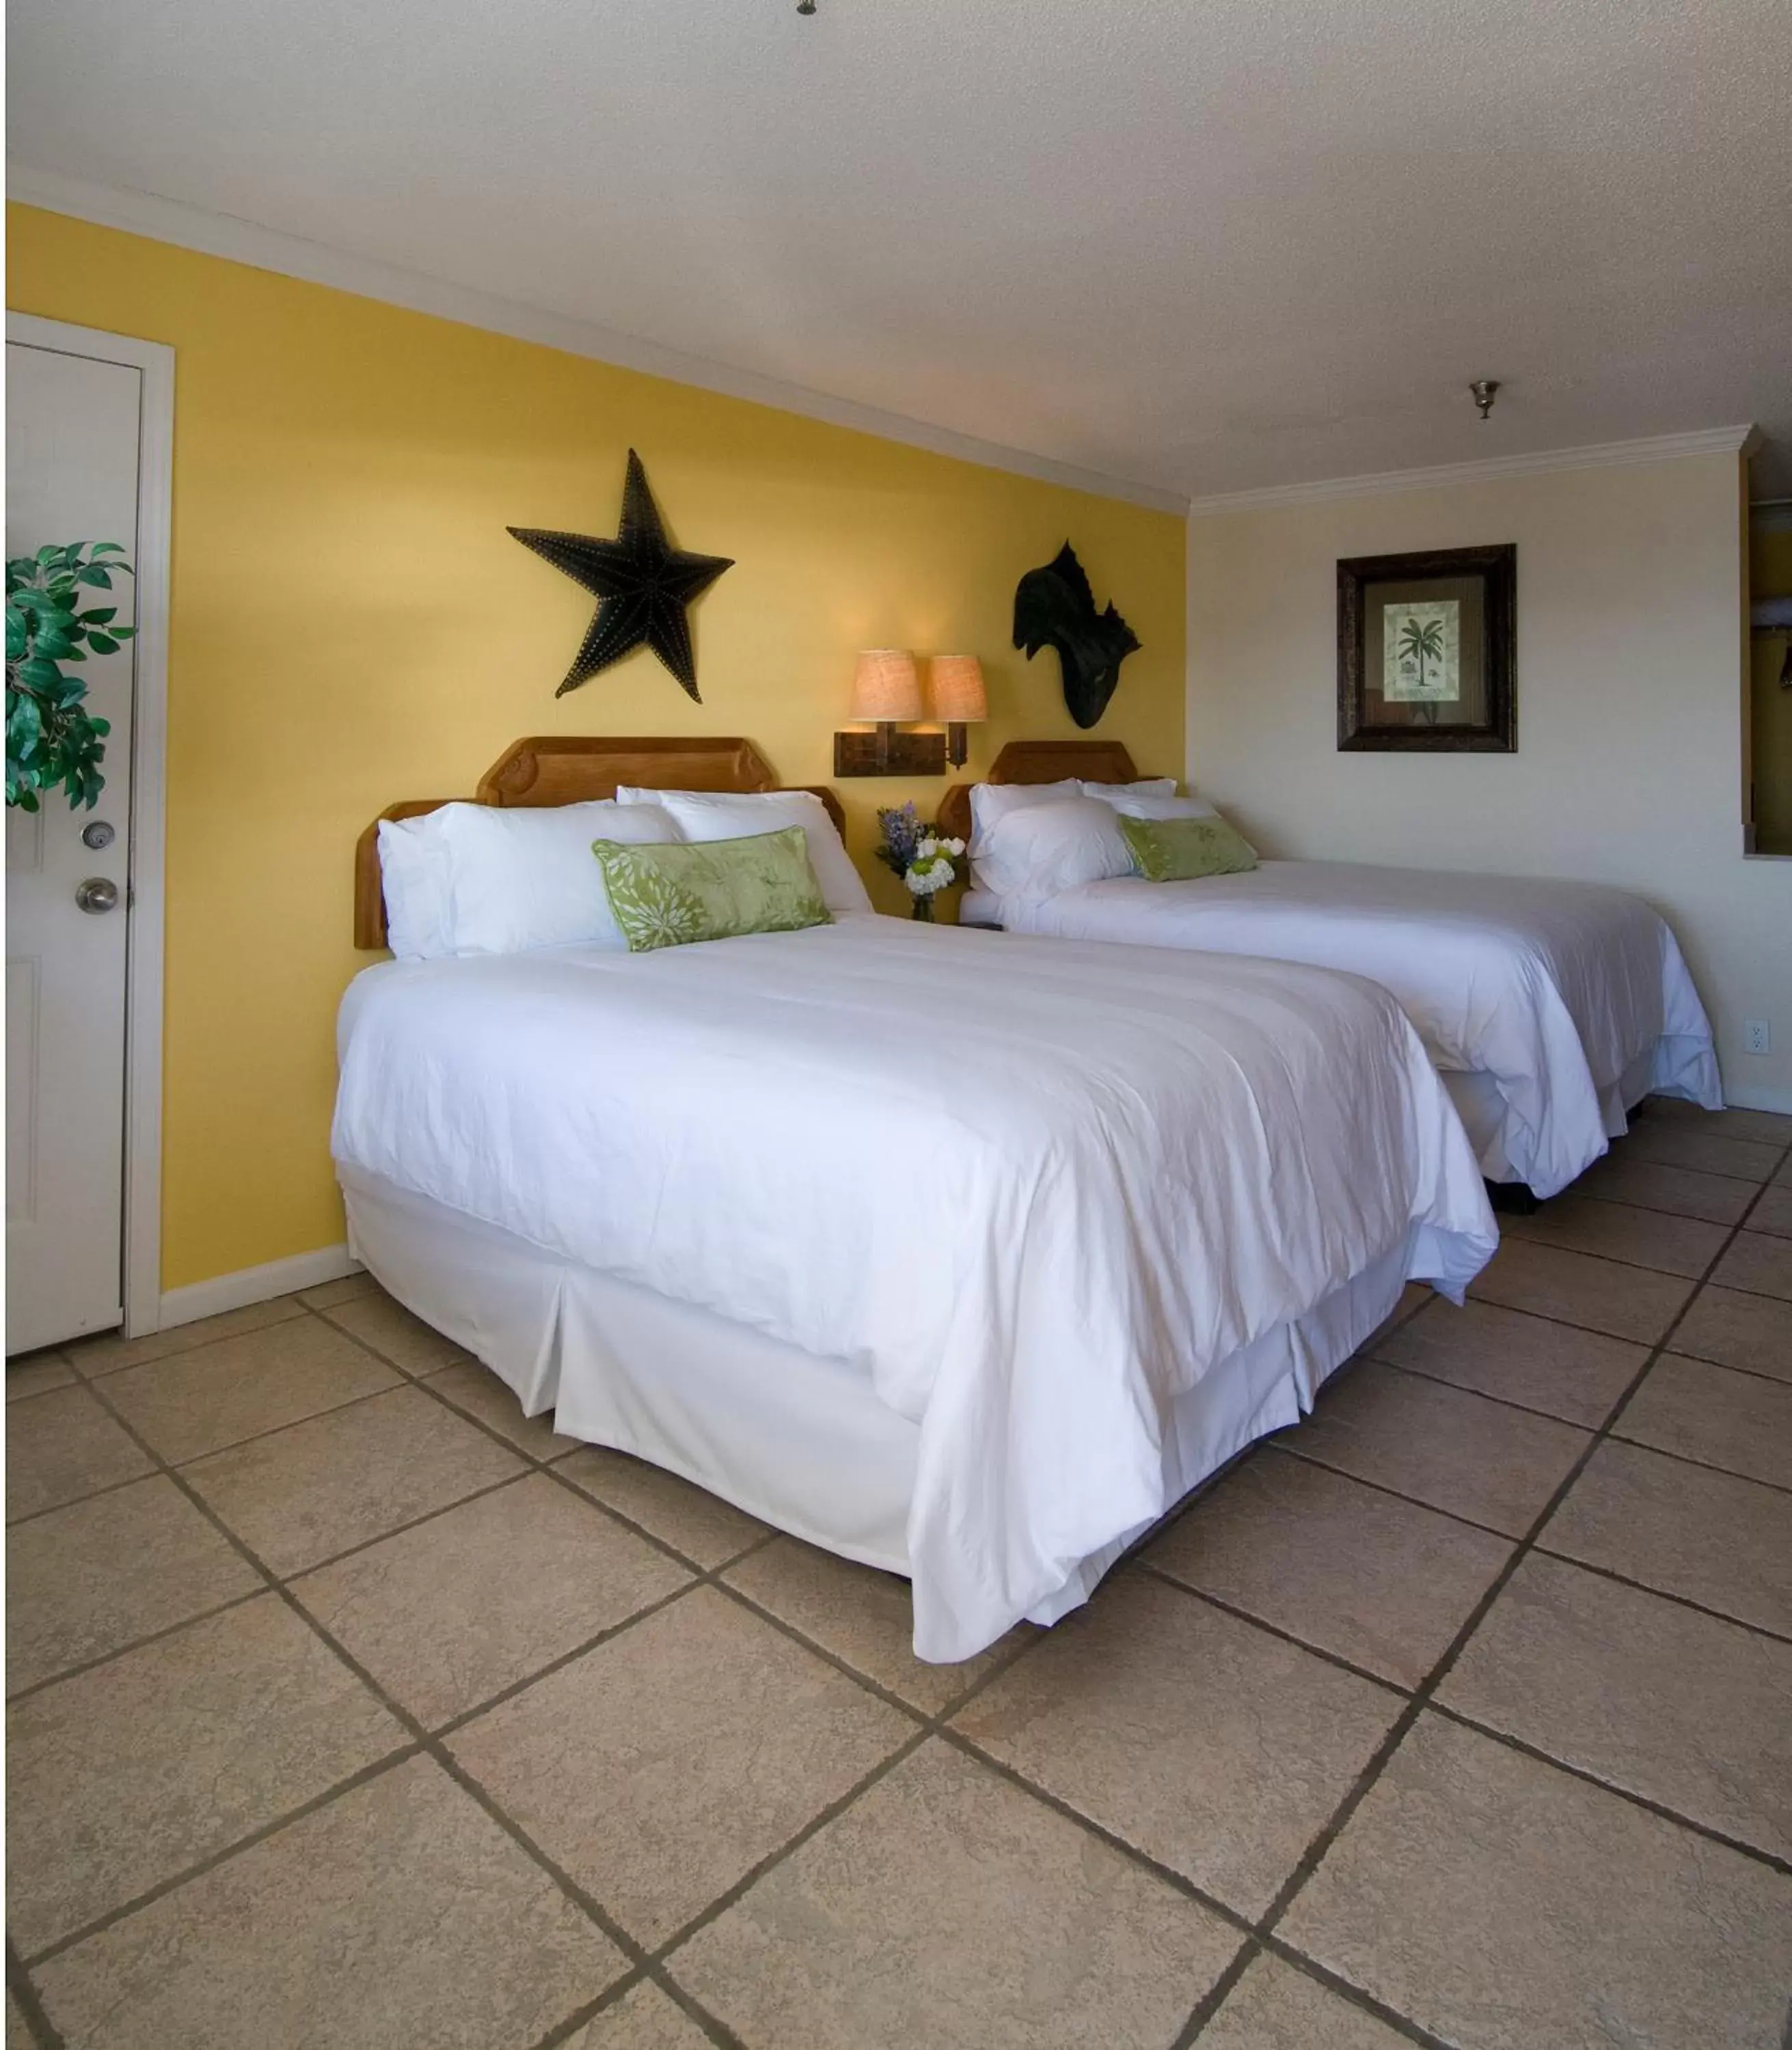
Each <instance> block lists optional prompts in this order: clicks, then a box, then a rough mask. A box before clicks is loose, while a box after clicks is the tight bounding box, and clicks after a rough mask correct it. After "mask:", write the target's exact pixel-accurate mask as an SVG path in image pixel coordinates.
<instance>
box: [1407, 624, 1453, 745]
mask: <svg viewBox="0 0 1792 2050" xmlns="http://www.w3.org/2000/svg"><path fill="white" fill-rule="evenodd" d="M1397 652H1398V653H1400V654H1401V655H1403V656H1409V657H1411V659H1412V660H1413V661H1415V662H1416V663H1417V664H1419V697H1420V699H1421V700H1423V702H1422V703H1421V704H1420V706H1419V712H1420V715H1421V716H1422V717H1423V718H1424V719H1427V720H1429V721H1430V722H1431V724H1432V725H1434V726H1435V724H1436V723H1437V700H1435V698H1433V697H1431V696H1430V694H1429V693H1428V692H1427V690H1426V688H1425V682H1426V677H1425V664H1427V662H1441V661H1443V621H1442V620H1441V619H1427V620H1425V621H1424V622H1419V620H1416V619H1408V620H1407V622H1406V624H1405V625H1404V626H1403V627H1402V628H1401V629H1400V640H1399V642H1398V644H1397Z"/></svg>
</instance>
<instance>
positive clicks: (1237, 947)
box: [990, 861, 1724, 1196]
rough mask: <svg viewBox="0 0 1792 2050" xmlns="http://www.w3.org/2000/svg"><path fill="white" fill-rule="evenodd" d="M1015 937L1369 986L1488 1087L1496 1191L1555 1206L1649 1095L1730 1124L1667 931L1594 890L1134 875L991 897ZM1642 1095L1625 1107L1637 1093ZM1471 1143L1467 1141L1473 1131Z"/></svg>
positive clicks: (1268, 869)
mask: <svg viewBox="0 0 1792 2050" xmlns="http://www.w3.org/2000/svg"><path fill="white" fill-rule="evenodd" d="M990 910H991V911H992V912H993V913H994V915H995V916H996V917H998V918H999V919H1000V920H1001V923H1002V924H1003V925H1004V926H1006V927H1007V928H1008V929H1009V930H1010V931H1013V932H1027V933H1051V934H1055V935H1057V936H1059V937H1063V938H1065V939H1076V940H1119V941H1131V942H1134V943H1136V944H1138V945H1145V946H1158V947H1193V948H1197V949H1202V950H1204V951H1210V952H1212V953H1228V954H1263V955H1268V956H1270V957H1273V958H1274V959H1275V960H1278V961H1308V962H1310V963H1312V964H1313V965H1314V966H1316V967H1321V968H1345V969H1348V970H1349V971H1350V972H1353V973H1355V974H1357V975H1366V976H1372V977H1373V978H1374V979H1375V980H1376V981H1377V982H1380V983H1384V984H1386V986H1387V987H1388V988H1389V989H1391V990H1392V992H1394V994H1395V996H1397V997H1398V998H1399V999H1400V1003H1401V1004H1402V1006H1403V1007H1404V1009H1405V1011H1406V1013H1407V1016H1408V1017H1409V1018H1411V1020H1412V1022H1413V1023H1414V1024H1415V1025H1416V1026H1417V1027H1418V1028H1419V1032H1420V1034H1421V1035H1423V1039H1424V1041H1425V1044H1426V1046H1427V1048H1428V1050H1430V1052H1431V1058H1433V1059H1434V1060H1435V1062H1437V1064H1438V1065H1439V1067H1441V1068H1443V1069H1446V1070H1452V1071H1454V1072H1457V1073H1459V1074H1485V1075H1487V1076H1488V1077H1489V1078H1491V1080H1492V1082H1493V1085H1494V1088H1495V1089H1496V1090H1497V1093H1498V1099H1499V1115H1498V1120H1497V1128H1494V1129H1493V1130H1491V1131H1489V1132H1482V1131H1479V1130H1474V1131H1473V1136H1474V1139H1475V1140H1476V1142H1477V1144H1478V1147H1480V1148H1481V1149H1482V1159H1483V1165H1484V1167H1486V1171H1488V1172H1489V1174H1491V1175H1494V1176H1495V1178H1496V1179H1517V1180H1520V1181H1523V1182H1528V1183H1529V1184H1530V1186H1531V1187H1532V1190H1533V1191H1535V1192H1536V1195H1540V1196H1552V1195H1555V1194H1556V1192H1557V1191H1559V1190H1560V1189H1564V1188H1565V1187H1567V1186H1568V1183H1570V1182H1571V1181H1572V1180H1573V1179H1575V1176H1576V1175H1579V1174H1581V1173H1583V1171H1585V1170H1586V1169H1587V1167H1591V1164H1592V1163H1593V1162H1594V1161H1595V1160H1596V1159H1598V1158H1599V1156H1600V1155H1601V1154H1602V1153H1603V1152H1605V1150H1606V1148H1607V1143H1608V1141H1609V1140H1611V1139H1613V1138H1615V1137H1616V1136H1618V1134H1619V1133H1620V1132H1622V1131H1623V1130H1624V1129H1625V1120H1624V1113H1625V1111H1626V1109H1628V1108H1629V1107H1630V1105H1633V1104H1634V1102H1635V1101H1636V1100H1637V1098H1638V1097H1639V1096H1641V1095H1642V1094H1643V1093H1646V1091H1649V1090H1654V1091H1657V1092H1659V1093H1662V1094H1665V1095H1669V1096H1683V1097H1689V1098H1690V1099H1691V1100H1692V1101H1693V1102H1694V1103H1698V1104H1702V1105H1704V1106H1705V1108H1706V1109H1710V1110H1715V1109H1719V1108H1720V1106H1721V1105H1722V1103H1723V1100H1724V1099H1723V1093H1722V1090H1721V1089H1720V1085H1719V1082H1718V1074H1717V1056H1716V1050H1715V1049H1714V1048H1713V1046H1712V1035H1711V1026H1710V1023H1709V1022H1708V1020H1707V1019H1706V1017H1705V1013H1704V1006H1703V1005H1702V1004H1700V1001H1699V996H1698V992H1697V991H1696V989H1695V988H1693V986H1692V977H1691V976H1690V975H1689V974H1688V973H1687V971H1686V964H1685V961H1683V960H1682V959H1681V952H1680V948H1679V946H1678V945H1677V942H1676V941H1675V939H1674V936H1673V933H1671V932H1670V931H1669V929H1668V926H1667V925H1666V923H1665V922H1664V921H1663V920H1662V919H1661V918H1659V917H1658V916H1657V914H1655V913H1654V912H1653V910H1650V909H1649V906H1648V905H1646V904H1645V903H1644V902H1642V899H1641V898H1637V897H1633V896H1630V895H1629V894H1627V893H1626V892H1625V891H1621V890H1611V889H1607V888H1604V887H1600V886H1598V885H1595V884H1591V883H1556V882H1536V881H1530V880H1526V879H1521V878H1517V877H1509V876H1500V875H1452V874H1449V873H1446V872H1443V871H1418V870H1411V869H1404V868H1370V867H1359V866H1357V865H1354V864H1353V863H1346V862H1330V861H1266V862H1263V863H1261V864H1260V865H1259V867H1257V868H1255V869H1254V870H1251V871H1249V872H1248V873H1247V874H1245V875H1215V876H1208V877H1206V878H1204V879H1202V880H1201V881H1200V882H1192V883H1146V882H1145V881H1144V880H1143V879H1141V878H1139V877H1137V876H1130V877H1126V878H1124V879H1121V880H1118V881H1114V882H1108V883H1085V884H1083V886H1082V887H1079V888H1077V889H1074V890H1067V891H1064V892H1063V893H1062V894H1060V895H1058V896H1055V897H1052V898H1047V899H1045V900H1044V902H1037V903H1026V902H1021V901H1019V900H1016V899H1012V898H993V899H991V900H990ZM1626 1091H1629V1092H1630V1093H1629V1095H1628V1097H1627V1098H1626ZM1471 1129H1472V1128H1471Z"/></svg>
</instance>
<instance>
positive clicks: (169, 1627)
mask: <svg viewBox="0 0 1792 2050" xmlns="http://www.w3.org/2000/svg"><path fill="white" fill-rule="evenodd" d="M150 1478H151V1479H158V1480H159V1479H161V1475H159V1474H157V1475H151V1476H150ZM266 1593H267V1589H266V1588H245V1589H244V1592H242V1593H241V1594H240V1595H232V1596H231V1597H230V1598H229V1600H228V1601H221V1602H215V1603H213V1605H212V1607H211V1608H202V1609H200V1610H199V1611H197V1612H196V1613H195V1614H194V1615H183V1616H182V1618H181V1619H180V1621H179V1622H178V1623H164V1624H163V1625H162V1628H161V1629H159V1630H152V1631H150V1632H149V1633H148V1634H147V1635H146V1636H143V1637H134V1638H132V1639H131V1641H130V1643H128V1644H116V1645H114V1646H113V1647H112V1648H111V1651H102V1652H100V1653H98V1654H96V1655H95V1656H94V1657H93V1658H83V1659H80V1660H79V1661H78V1662H76V1664H74V1665H72V1666H63V1667H61V1668H59V1669H58V1670H57V1671H56V1672H54V1673H51V1674H46V1675H45V1678H42V1679H41V1680H32V1681H29V1682H26V1684H25V1686H22V1687H21V1688H19V1689H18V1690H17V1691H16V1692H15V1693H10V1694H9V1695H8V1696H7V1697H6V1706H7V1707H8V1708H9V1709H15V1708H17V1707H18V1705H20V1703H21V1702H23V1701H29V1700H31V1698H32V1697H33V1696H34V1695H37V1694H41V1693H44V1692H45V1690H46V1689H49V1688H51V1687H59V1686H61V1684H62V1682H64V1680H78V1679H80V1678H81V1676H82V1675H83V1674H86V1673H92V1672H96V1671H97V1670H99V1668H100V1666H109V1665H110V1664H111V1662H112V1661H113V1660H114V1659H115V1658H129V1656H130V1655H131V1653H132V1652H133V1651H147V1650H148V1648H149V1647H150V1645H152V1644H159V1643H161V1642H162V1639H164V1638H165V1637H173V1636H175V1635H178V1632H180V1631H183V1630H188V1629H190V1628H191V1627H193V1624H194V1623H210V1622H211V1621H212V1620H213V1619H214V1618H215V1617H217V1616H221V1615H228V1614H229V1613H230V1612H231V1610H232V1609H233V1608H242V1607H243V1605H244V1604H245V1603H246V1602H252V1601H255V1600H258V1599H259V1598H260V1596H263V1595H264V1594H266Z"/></svg>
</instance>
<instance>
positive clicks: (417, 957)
mask: <svg viewBox="0 0 1792 2050" xmlns="http://www.w3.org/2000/svg"><path fill="white" fill-rule="evenodd" d="M450 809H452V808H451V806H449V805H441V806H439V807H438V808H437V809H435V811H433V812H425V813H423V815H422V816H420V817H419V818H414V819H381V821H380V830H379V833H378V836H377V837H378V842H379V848H380V890H381V894H382V895H383V896H384V897H385V900H386V945H388V947H390V948H391V949H392V952H393V953H395V954H396V956H397V957H398V958H399V960H400V961H434V960H435V959H436V958H437V957H438V956H439V955H442V954H451V953H453V952H454V950H455V943H454V936H453V910H452V907H451V904H450V902H449V898H448V855H447V848H446V847H445V845H444V844H443V837H442V827H443V814H444V813H446V812H447V811H449V810H450Z"/></svg>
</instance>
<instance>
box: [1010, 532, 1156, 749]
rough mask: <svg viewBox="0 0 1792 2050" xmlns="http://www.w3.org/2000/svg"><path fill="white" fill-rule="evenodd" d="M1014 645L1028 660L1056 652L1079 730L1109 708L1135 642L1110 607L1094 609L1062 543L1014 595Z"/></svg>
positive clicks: (1074, 561) (1078, 567)
mask: <svg viewBox="0 0 1792 2050" xmlns="http://www.w3.org/2000/svg"><path fill="white" fill-rule="evenodd" d="M1014 645H1015V646H1016V647H1017V648H1024V649H1025V650H1026V651H1027V659H1028V661H1032V660H1033V657H1034V656H1035V655H1037V653H1039V651H1040V649H1041V648H1056V649H1057V651H1058V661H1059V664H1060V667H1061V668H1063V670H1064V703H1066V704H1067V705H1068V707H1070V715H1071V717H1072V719H1075V720H1076V723H1077V724H1078V725H1079V726H1083V727H1089V726H1093V725H1094V724H1095V721H1096V720H1097V719H1099V718H1100V717H1101V715H1102V714H1103V712H1104V711H1107V701H1108V700H1109V699H1110V698H1111V697H1112V696H1113V695H1114V686H1115V684H1117V683H1119V680H1120V664H1122V662H1123V661H1125V660H1126V657H1128V656H1129V655H1130V654H1133V653H1136V652H1137V650H1138V645H1139V641H1138V635H1137V634H1135V633H1134V632H1133V630H1132V629H1131V628H1130V626H1128V625H1127V624H1126V622H1125V620H1123V619H1122V618H1121V617H1120V615H1119V613H1118V612H1116V611H1115V610H1114V607H1113V606H1112V604H1111V603H1110V604H1109V606H1108V607H1107V610H1106V611H1105V612H1097V611H1096V610H1095V593H1094V592H1093V591H1092V590H1091V589H1090V588H1089V579H1088V577H1087V574H1086V573H1085V571H1084V570H1083V565H1082V564H1081V563H1079V561H1078V560H1077V559H1076V550H1075V549H1074V548H1072V546H1071V545H1070V544H1069V542H1068V541H1066V542H1065V543H1064V546H1063V547H1062V548H1060V549H1059V551H1058V552H1057V554H1056V555H1055V556H1053V557H1052V560H1051V561H1050V562H1048V563H1046V564H1045V566H1044V568H1042V569H1037V570H1029V571H1027V573H1026V575H1025V576H1024V577H1022V578H1021V581H1020V583H1019V584H1018V586H1017V587H1016V589H1015V592H1014Z"/></svg>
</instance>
